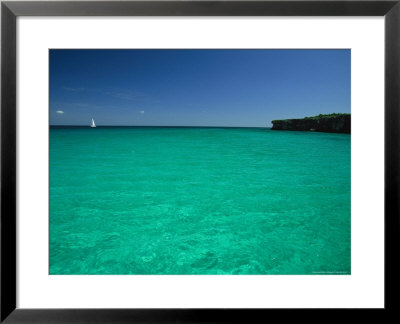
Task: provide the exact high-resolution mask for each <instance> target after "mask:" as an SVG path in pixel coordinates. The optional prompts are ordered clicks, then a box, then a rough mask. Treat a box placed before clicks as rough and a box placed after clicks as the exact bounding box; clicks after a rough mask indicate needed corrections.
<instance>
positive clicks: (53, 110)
mask: <svg viewBox="0 0 400 324" xmlns="http://www.w3.org/2000/svg"><path fill="white" fill-rule="evenodd" d="M350 90H351V89H350V50H50V124H51V125H89V124H90V120H91V118H92V117H93V118H94V120H95V121H96V124H97V125H99V126H101V125H132V126H152V125H153V126H242V127H265V126H267V127H270V126H271V120H273V119H285V118H298V117H306V116H314V115H318V114H321V113H322V114H324V113H333V112H346V113H349V112H350Z"/></svg>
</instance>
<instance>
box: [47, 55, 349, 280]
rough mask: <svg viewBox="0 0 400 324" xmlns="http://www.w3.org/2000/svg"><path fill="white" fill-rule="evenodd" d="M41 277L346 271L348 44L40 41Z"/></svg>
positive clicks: (347, 234)
mask: <svg viewBox="0 0 400 324" xmlns="http://www.w3.org/2000/svg"><path fill="white" fill-rule="evenodd" d="M48 55H49V108H48V109H49V206H48V208H49V269H48V271H49V274H50V275H351V49H318V48H317V49H233V48H232V49H49V50H48Z"/></svg>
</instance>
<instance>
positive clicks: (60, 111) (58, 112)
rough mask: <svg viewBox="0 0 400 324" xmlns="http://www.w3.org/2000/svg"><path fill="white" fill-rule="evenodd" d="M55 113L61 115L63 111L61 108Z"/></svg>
mask: <svg viewBox="0 0 400 324" xmlns="http://www.w3.org/2000/svg"><path fill="white" fill-rule="evenodd" d="M56 113H57V114H60V115H62V114H63V113H64V112H63V111H62V110H57V111H56Z"/></svg>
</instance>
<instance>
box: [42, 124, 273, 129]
mask: <svg viewBox="0 0 400 324" xmlns="http://www.w3.org/2000/svg"><path fill="white" fill-rule="evenodd" d="M49 127H88V128H91V127H90V125H86V124H85V125H49ZM97 127H176V128H177V127H192V128H196V127H197V128H270V127H268V126H190V125H183V126H182V125H180V126H178V125H96V128H97Z"/></svg>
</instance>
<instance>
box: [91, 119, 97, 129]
mask: <svg viewBox="0 0 400 324" xmlns="http://www.w3.org/2000/svg"><path fill="white" fill-rule="evenodd" d="M90 127H96V124H95V123H94V120H93V118H92V124H91V125H90Z"/></svg>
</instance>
